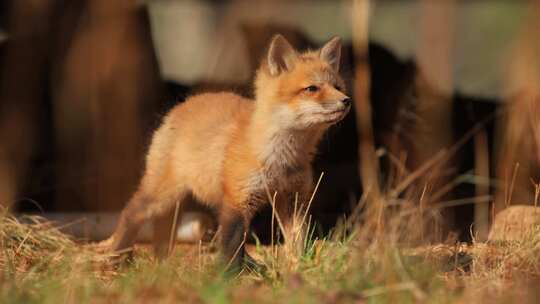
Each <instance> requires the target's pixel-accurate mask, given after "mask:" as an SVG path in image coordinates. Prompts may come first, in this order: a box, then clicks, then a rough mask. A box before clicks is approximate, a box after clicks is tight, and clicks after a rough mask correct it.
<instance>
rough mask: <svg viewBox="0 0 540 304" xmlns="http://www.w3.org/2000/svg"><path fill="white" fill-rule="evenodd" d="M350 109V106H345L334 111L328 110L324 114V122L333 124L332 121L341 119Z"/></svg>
mask: <svg viewBox="0 0 540 304" xmlns="http://www.w3.org/2000/svg"><path fill="white" fill-rule="evenodd" d="M350 109H351V107H346V108H343V109H340V110H336V111H332V112H329V113H327V114H325V119H324V123H327V124H334V123H336V122H338V121H340V120H342V119H343V118H344V117H345V116H346V115H347V113H349V110H350Z"/></svg>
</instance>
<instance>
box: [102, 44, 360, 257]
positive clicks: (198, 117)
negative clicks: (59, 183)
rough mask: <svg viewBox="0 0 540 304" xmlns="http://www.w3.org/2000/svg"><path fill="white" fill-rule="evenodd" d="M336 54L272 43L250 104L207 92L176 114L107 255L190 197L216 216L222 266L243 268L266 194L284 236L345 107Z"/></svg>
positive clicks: (332, 47) (155, 144)
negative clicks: (326, 135) (322, 144)
mask: <svg viewBox="0 0 540 304" xmlns="http://www.w3.org/2000/svg"><path fill="white" fill-rule="evenodd" d="M340 54H341V40H340V38H338V37H335V38H333V39H331V40H330V41H329V42H328V43H326V44H325V45H324V46H323V47H322V48H321V49H320V50H318V51H308V52H305V53H298V52H297V51H296V50H295V49H294V48H293V47H292V46H291V45H290V44H289V43H288V42H287V41H286V40H285V38H283V37H282V36H281V35H276V36H275V37H274V38H273V39H272V42H271V44H270V47H269V49H268V54H267V56H266V58H265V59H264V60H263V62H262V64H261V67H260V68H259V70H258V72H257V75H256V79H255V100H254V101H253V100H249V99H246V98H243V97H241V96H238V95H235V94H232V93H212V94H202V95H197V96H193V97H191V98H189V99H188V100H186V102H184V103H183V104H180V105H178V106H176V107H175V108H173V109H172V110H171V111H170V112H169V113H168V115H167V116H166V117H165V118H164V121H163V124H162V125H161V127H160V128H159V129H158V130H157V131H156V132H155V134H154V136H153V139H152V143H151V146H150V149H149V151H148V155H147V159H146V171H145V173H144V176H143V178H142V180H141V182H140V185H139V188H138V190H137V191H136V192H135V194H134V195H133V197H132V198H131V200H130V201H129V202H128V204H127V206H126V207H125V209H124V210H123V212H122V214H121V216H120V220H119V223H118V226H117V228H116V231H115V232H114V234H113V235H112V236H111V238H110V239H109V240H108V241H106V243H107V244H109V245H110V246H111V247H112V248H111V249H112V250H114V251H118V250H122V249H126V248H127V247H130V246H131V245H132V244H133V242H134V240H135V237H136V234H137V232H138V229H139V228H140V227H141V225H142V223H143V222H145V221H147V220H154V225H156V224H157V225H159V224H160V223H159V221H160V220H162V218H163V216H164V215H166V214H168V213H170V212H171V210H173V209H174V207H175V205H176V202H179V204H180V206H181V205H182V202H183V201H185V200H186V199H187V198H188V197H189V196H193V197H195V198H196V199H197V200H198V201H200V202H203V203H205V204H208V205H209V206H212V207H214V208H215V209H216V210H217V211H218V217H219V218H218V220H219V224H220V226H221V233H222V234H221V250H222V255H223V257H224V261H225V262H226V263H229V264H235V265H237V266H239V265H240V264H241V262H242V260H243V258H244V248H243V241H244V235H245V233H246V232H247V229H248V227H249V223H250V221H251V219H252V217H253V215H254V214H255V213H256V212H257V211H258V210H259V209H260V207H261V206H262V205H263V204H266V203H268V201H269V199H268V196H267V193H268V191H269V192H270V193H277V196H276V205H275V207H276V211H277V213H278V216H279V218H280V219H281V221H282V223H283V226H284V227H285V230H286V231H287V229H290V227H291V216H292V213H293V207H294V202H295V196H296V193H299V200H298V202H303V201H305V197H306V196H307V195H309V194H310V193H311V191H313V188H312V169H311V161H312V159H313V156H314V154H315V152H316V151H315V150H316V146H317V143H318V142H319V139H320V138H321V136H322V134H323V132H324V131H325V130H326V129H327V128H328V127H329V126H330V125H332V124H334V123H336V122H338V121H340V120H341V119H342V118H343V117H344V116H345V115H346V114H347V112H348V111H349V108H350V103H351V102H350V99H349V97H347V96H346V95H345V93H344V92H343V90H344V84H343V80H342V79H341V78H340V77H339V75H338V71H339V62H340ZM161 224H163V223H161ZM285 238H286V240H285V241H287V233H286V232H285Z"/></svg>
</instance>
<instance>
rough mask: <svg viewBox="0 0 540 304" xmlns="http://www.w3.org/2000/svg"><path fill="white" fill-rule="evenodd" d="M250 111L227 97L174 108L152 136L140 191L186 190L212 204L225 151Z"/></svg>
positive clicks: (196, 99)
mask: <svg viewBox="0 0 540 304" xmlns="http://www.w3.org/2000/svg"><path fill="white" fill-rule="evenodd" d="M253 108H254V102H253V101H252V100H249V99H246V98H243V97H241V96H238V95H235V94H232V93H207V94H201V95H196V96H193V97H191V98H189V99H188V100H186V101H185V102H184V103H182V104H179V105H177V106H176V107H175V108H173V109H172V110H171V111H170V112H169V114H167V116H166V117H165V119H164V122H163V124H162V125H161V127H160V128H159V129H158V130H157V131H156V133H155V134H154V138H153V140H152V144H151V147H150V151H149V153H148V156H147V165H146V166H147V168H146V171H147V172H146V174H145V181H144V183H145V184H146V186H147V187H150V188H154V189H155V187H158V188H159V190H158V192H161V191H160V190H163V191H167V190H169V189H175V188H176V187H177V186H178V185H181V184H182V185H188V186H189V187H190V189H187V190H189V191H191V192H192V193H193V195H194V196H195V197H197V198H198V199H199V200H201V201H203V202H206V203H214V202H218V201H219V200H220V199H221V197H222V186H221V177H222V164H223V158H224V157H225V149H226V146H227V144H228V143H229V142H230V140H231V138H232V136H233V134H232V132H234V130H235V129H236V128H237V127H238V124H240V123H242V122H244V121H246V120H247V119H249V117H250V116H251V113H252V111H253Z"/></svg>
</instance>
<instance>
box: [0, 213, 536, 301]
mask: <svg viewBox="0 0 540 304" xmlns="http://www.w3.org/2000/svg"><path fill="white" fill-rule="evenodd" d="M0 226H1V228H0V237H1V239H0V242H1V248H2V254H1V255H0V268H1V269H0V299H2V302H5V303H102V302H103V303H149V302H163V303H168V302H171V303H177V302H183V303H254V302H257V303H283V302H286V303H396V302H399V303H417V302H424V303H465V302H472V303H482V302H484V303H493V302H495V303H497V302H500V303H505V302H508V301H513V300H519V301H520V302H523V301H524V299H531V301H534V299H536V298H537V297H538V296H539V294H538V291H537V289H535V288H534V284H536V283H538V281H537V280H538V278H540V276H539V275H540V231H538V232H539V233H531V235H530V237H528V238H526V239H525V240H523V241H522V242H515V243H508V244H489V243H487V244H480V243H479V244H472V245H464V244H446V245H445V244H440V245H436V246H434V245H424V246H416V245H414V246H413V245H412V244H413V242H412V241H411V240H412V239H411V238H410V237H407V238H405V237H403V236H405V235H407V236H410V235H411V232H410V230H409V231H408V232H407V233H401V234H398V233H396V230H395V229H393V228H392V224H391V221H388V222H387V224H386V226H385V227H384V229H381V230H380V231H379V232H378V234H377V235H373V233H372V232H370V231H365V230H366V228H365V227H369V225H365V224H364V225H362V226H359V227H355V226H354V225H351V226H349V229H348V230H349V233H337V232H336V233H334V234H333V235H332V236H329V237H328V238H327V239H324V240H313V239H309V240H308V241H306V243H305V244H306V246H305V248H306V250H304V252H303V253H302V254H301V255H300V256H297V257H291V256H289V255H287V254H284V253H283V250H281V247H277V246H266V247H265V246H260V245H254V246H250V248H249V251H250V252H251V253H252V255H254V256H255V257H256V258H257V259H258V260H259V261H260V262H261V263H262V264H264V265H265V266H266V268H267V269H266V270H265V271H255V270H246V271H244V272H242V273H241V274H239V275H237V276H234V277H231V276H229V275H225V274H224V273H223V271H222V270H221V269H220V268H219V267H218V266H216V263H215V260H216V253H215V250H213V249H212V246H211V245H209V244H204V245H203V244H200V245H199V246H197V245H178V246H176V248H175V250H174V251H173V253H172V255H171V257H170V258H168V259H167V260H165V261H156V260H155V259H154V257H153V255H152V254H151V252H150V251H149V250H148V249H147V248H146V247H144V246H139V247H137V248H136V250H135V254H134V257H133V259H132V261H131V262H130V263H129V264H126V265H121V266H113V265H112V264H111V263H109V262H108V261H110V258H111V256H107V255H105V254H102V253H98V252H96V251H94V250H93V249H92V247H91V246H86V245H84V244H80V243H77V242H75V241H73V240H71V239H70V238H69V237H67V236H66V235H64V234H62V233H61V232H59V230H58V229H57V228H55V227H54V226H53V225H52V224H51V223H47V222H46V221H44V220H42V219H40V218H38V217H29V218H26V219H25V220H24V223H21V222H20V221H18V220H16V219H15V218H13V217H12V216H10V215H8V214H3V215H2V216H1V221H0ZM362 227H363V228H362ZM400 227H403V225H400Z"/></svg>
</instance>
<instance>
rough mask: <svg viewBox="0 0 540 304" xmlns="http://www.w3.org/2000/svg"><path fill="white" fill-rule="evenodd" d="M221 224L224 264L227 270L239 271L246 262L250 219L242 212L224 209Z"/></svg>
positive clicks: (220, 219) (228, 208)
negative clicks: (246, 244) (246, 242)
mask: <svg viewBox="0 0 540 304" xmlns="http://www.w3.org/2000/svg"><path fill="white" fill-rule="evenodd" d="M219 224H220V226H221V246H220V247H221V255H222V259H223V260H222V262H223V264H224V265H225V268H227V269H233V270H235V269H239V268H240V267H241V266H242V264H243V261H244V255H245V247H244V246H245V241H246V235H247V231H248V226H249V219H248V218H247V217H246V216H245V215H244V214H243V212H241V211H240V210H237V209H234V208H230V207H223V209H222V210H221V214H220V218H219Z"/></svg>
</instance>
